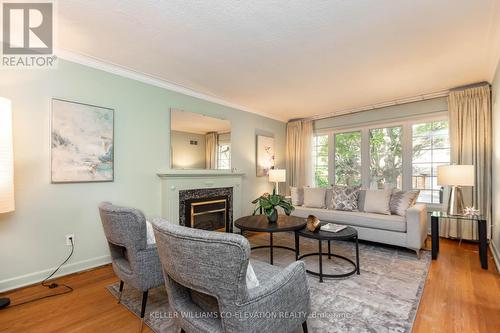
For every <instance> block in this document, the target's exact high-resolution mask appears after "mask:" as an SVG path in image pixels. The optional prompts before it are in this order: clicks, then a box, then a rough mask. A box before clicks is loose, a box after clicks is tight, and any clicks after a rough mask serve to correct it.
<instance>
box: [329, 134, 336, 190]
mask: <svg viewBox="0 0 500 333" xmlns="http://www.w3.org/2000/svg"><path fill="white" fill-rule="evenodd" d="M328 183H329V184H330V185H331V184H335V135H334V134H333V132H330V133H328Z"/></svg>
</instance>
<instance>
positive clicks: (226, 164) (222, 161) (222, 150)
mask: <svg viewBox="0 0 500 333" xmlns="http://www.w3.org/2000/svg"><path fill="white" fill-rule="evenodd" d="M217 169H219V170H229V169H231V145H230V144H228V143H226V144H218V145H217Z"/></svg>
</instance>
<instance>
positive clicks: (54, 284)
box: [9, 238, 75, 308]
mask: <svg viewBox="0 0 500 333" xmlns="http://www.w3.org/2000/svg"><path fill="white" fill-rule="evenodd" d="M69 240H70V241H71V252H70V254H69V255H68V257H67V258H66V259H65V260H64V261H63V262H62V263H61V264H60V265H59V266H58V267H57V268H56V269H55V270H54V271H53V272H52V273H51V274H50V275H49V276H47V277H46V278H45V279H44V280H43V281H42V282H41V285H42V286H44V287H46V288H49V289H55V288H58V287H64V288H65V290H64V291H63V292H60V293H57V294H51V295H45V296H42V297H37V298H34V299H30V300H27V301H24V302H22V303H17V304H12V305H10V306H9V307H10V308H12V307H14V306H19V305H23V304H27V303H32V302H36V301H39V300H42V299H45V298H49V297H54V296H60V295H64V294H69V293H70V292H72V291H73V288H71V287H70V286H68V285H65V284H57V283H54V282H53V283H50V284H47V283H46V282H47V280H49V279H50V278H51V277H52V276H54V274H56V273H57V271H59V269H60V268H61V267H62V266H63V265H64V264H65V263H67V262H68V260H69V259H70V258H71V256H72V255H73V252H74V251H75V244H74V243H73V238H69Z"/></svg>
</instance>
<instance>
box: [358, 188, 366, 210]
mask: <svg viewBox="0 0 500 333" xmlns="http://www.w3.org/2000/svg"><path fill="white" fill-rule="evenodd" d="M365 196H366V190H359V195H358V211H360V212H364V211H365Z"/></svg>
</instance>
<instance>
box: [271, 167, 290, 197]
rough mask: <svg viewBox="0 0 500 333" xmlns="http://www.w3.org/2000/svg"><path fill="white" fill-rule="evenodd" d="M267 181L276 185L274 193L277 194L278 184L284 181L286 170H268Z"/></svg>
mask: <svg viewBox="0 0 500 333" xmlns="http://www.w3.org/2000/svg"><path fill="white" fill-rule="evenodd" d="M269 181H270V182H272V183H276V186H275V189H274V193H275V194H278V184H279V183H284V182H285V181H286V170H284V169H271V170H269Z"/></svg>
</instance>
